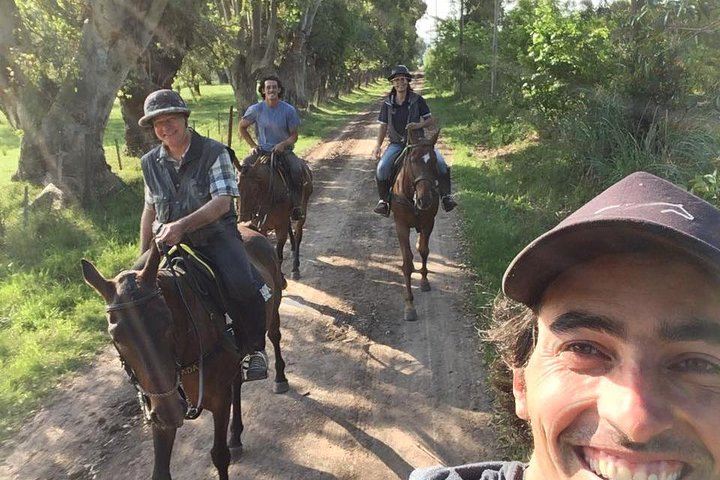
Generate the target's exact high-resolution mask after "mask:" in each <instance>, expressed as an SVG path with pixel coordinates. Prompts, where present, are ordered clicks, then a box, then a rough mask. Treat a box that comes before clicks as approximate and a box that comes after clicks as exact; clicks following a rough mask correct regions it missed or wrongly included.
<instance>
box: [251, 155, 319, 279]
mask: <svg viewBox="0 0 720 480" xmlns="http://www.w3.org/2000/svg"><path fill="white" fill-rule="evenodd" d="M275 161H276V159H275V157H274V155H264V156H261V157H260V158H258V159H257V161H256V162H255V163H254V164H253V165H243V166H242V167H240V168H239V174H238V187H239V188H240V198H239V206H238V211H239V212H240V220H241V221H251V222H252V225H253V226H254V227H255V228H257V229H258V230H259V231H260V232H262V233H263V234H265V235H267V233H268V232H269V231H271V230H272V231H274V232H275V240H276V242H277V243H276V251H277V256H278V258H279V259H280V264H281V265H282V262H283V250H284V249H285V242H287V239H288V236H289V237H290V247H291V248H292V252H293V266H292V271H291V272H290V278H292V279H293V280H298V279H299V278H300V243H301V242H302V237H303V226H304V225H305V218H306V217H307V205H308V201H309V200H310V195H312V192H313V183H312V172H311V171H310V168H309V167H308V166H307V164H305V162H303V165H304V168H303V185H302V210H303V212H304V213H305V216H303V217H302V218H300V219H298V220H293V219H291V218H290V214H291V212H292V202H291V201H290V194H289V192H288V187H287V182H289V179H285V178H284V175H283V174H282V173H281V172H280V169H278V168H277V167H276V166H275V165H274V162H275Z"/></svg>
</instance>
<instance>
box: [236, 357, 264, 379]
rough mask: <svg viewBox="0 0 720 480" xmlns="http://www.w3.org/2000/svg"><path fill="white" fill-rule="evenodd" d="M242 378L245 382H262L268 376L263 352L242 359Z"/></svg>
mask: <svg viewBox="0 0 720 480" xmlns="http://www.w3.org/2000/svg"><path fill="white" fill-rule="evenodd" d="M242 376H243V380H244V381H246V382H252V381H253V380H263V379H265V378H267V376H268V367H267V355H266V354H265V351H264V350H260V351H259V352H253V353H251V354H249V355H247V356H246V357H245V358H243V361H242Z"/></svg>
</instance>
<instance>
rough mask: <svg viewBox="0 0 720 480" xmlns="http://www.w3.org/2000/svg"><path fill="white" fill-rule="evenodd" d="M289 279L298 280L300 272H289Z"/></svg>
mask: <svg viewBox="0 0 720 480" xmlns="http://www.w3.org/2000/svg"><path fill="white" fill-rule="evenodd" d="M290 278H292V279H293V280H300V272H299V271H292V272H290Z"/></svg>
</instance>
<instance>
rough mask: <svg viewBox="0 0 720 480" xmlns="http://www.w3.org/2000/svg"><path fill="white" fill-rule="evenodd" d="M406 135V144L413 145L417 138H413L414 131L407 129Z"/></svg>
mask: <svg viewBox="0 0 720 480" xmlns="http://www.w3.org/2000/svg"><path fill="white" fill-rule="evenodd" d="M407 135H408V144H409V145H415V143H416V142H417V137H415V130H410V129H408V130H407Z"/></svg>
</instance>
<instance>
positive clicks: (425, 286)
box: [420, 280, 432, 292]
mask: <svg viewBox="0 0 720 480" xmlns="http://www.w3.org/2000/svg"><path fill="white" fill-rule="evenodd" d="M430 290H432V289H431V288H430V282H428V281H427V280H420V291H421V292H429V291H430Z"/></svg>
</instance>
